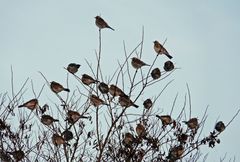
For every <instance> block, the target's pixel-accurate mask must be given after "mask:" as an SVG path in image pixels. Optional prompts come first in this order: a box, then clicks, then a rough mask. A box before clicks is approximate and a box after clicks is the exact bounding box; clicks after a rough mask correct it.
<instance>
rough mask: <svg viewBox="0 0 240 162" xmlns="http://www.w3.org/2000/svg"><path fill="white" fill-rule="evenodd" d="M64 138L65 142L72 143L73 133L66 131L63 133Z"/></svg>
mask: <svg viewBox="0 0 240 162" xmlns="http://www.w3.org/2000/svg"><path fill="white" fill-rule="evenodd" d="M62 136H63V138H64V140H65V141H70V140H72V139H73V133H72V132H71V131H70V130H65V131H64V132H63V133H62Z"/></svg>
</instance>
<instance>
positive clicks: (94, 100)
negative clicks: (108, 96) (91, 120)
mask: <svg viewBox="0 0 240 162" xmlns="http://www.w3.org/2000/svg"><path fill="white" fill-rule="evenodd" d="M90 102H91V104H92V105H93V106H95V107H98V106H100V105H102V104H105V103H104V101H103V100H102V99H100V98H99V97H98V96H96V95H94V94H92V95H91V96H90Z"/></svg>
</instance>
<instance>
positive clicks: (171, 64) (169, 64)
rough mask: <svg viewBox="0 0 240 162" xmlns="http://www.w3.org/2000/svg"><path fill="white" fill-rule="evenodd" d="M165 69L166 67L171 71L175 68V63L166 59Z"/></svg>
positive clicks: (166, 69)
mask: <svg viewBox="0 0 240 162" xmlns="http://www.w3.org/2000/svg"><path fill="white" fill-rule="evenodd" d="M163 69H164V70H165V71H171V70H173V69H174V64H173V63H172V61H166V62H165V63H164V66H163Z"/></svg>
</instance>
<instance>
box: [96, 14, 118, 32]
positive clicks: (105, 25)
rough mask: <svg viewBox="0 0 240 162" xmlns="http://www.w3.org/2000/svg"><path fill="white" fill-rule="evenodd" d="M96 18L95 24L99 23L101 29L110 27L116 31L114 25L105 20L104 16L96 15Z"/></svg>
mask: <svg viewBox="0 0 240 162" xmlns="http://www.w3.org/2000/svg"><path fill="white" fill-rule="evenodd" d="M95 19H96V20H95V24H96V25H97V27H98V28H99V30H101V29H104V28H109V29H112V30H113V31H114V29H113V28H112V27H110V26H109V25H108V24H107V22H106V21H105V20H103V18H101V17H100V16H96V17H95Z"/></svg>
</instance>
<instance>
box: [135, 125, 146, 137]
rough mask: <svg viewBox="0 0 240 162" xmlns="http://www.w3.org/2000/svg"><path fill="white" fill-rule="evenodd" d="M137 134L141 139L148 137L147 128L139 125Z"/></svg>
mask: <svg viewBox="0 0 240 162" xmlns="http://www.w3.org/2000/svg"><path fill="white" fill-rule="evenodd" d="M136 132H137V135H138V136H139V137H144V136H146V129H145V127H144V126H143V125H142V124H140V123H139V124H137V127H136Z"/></svg>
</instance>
